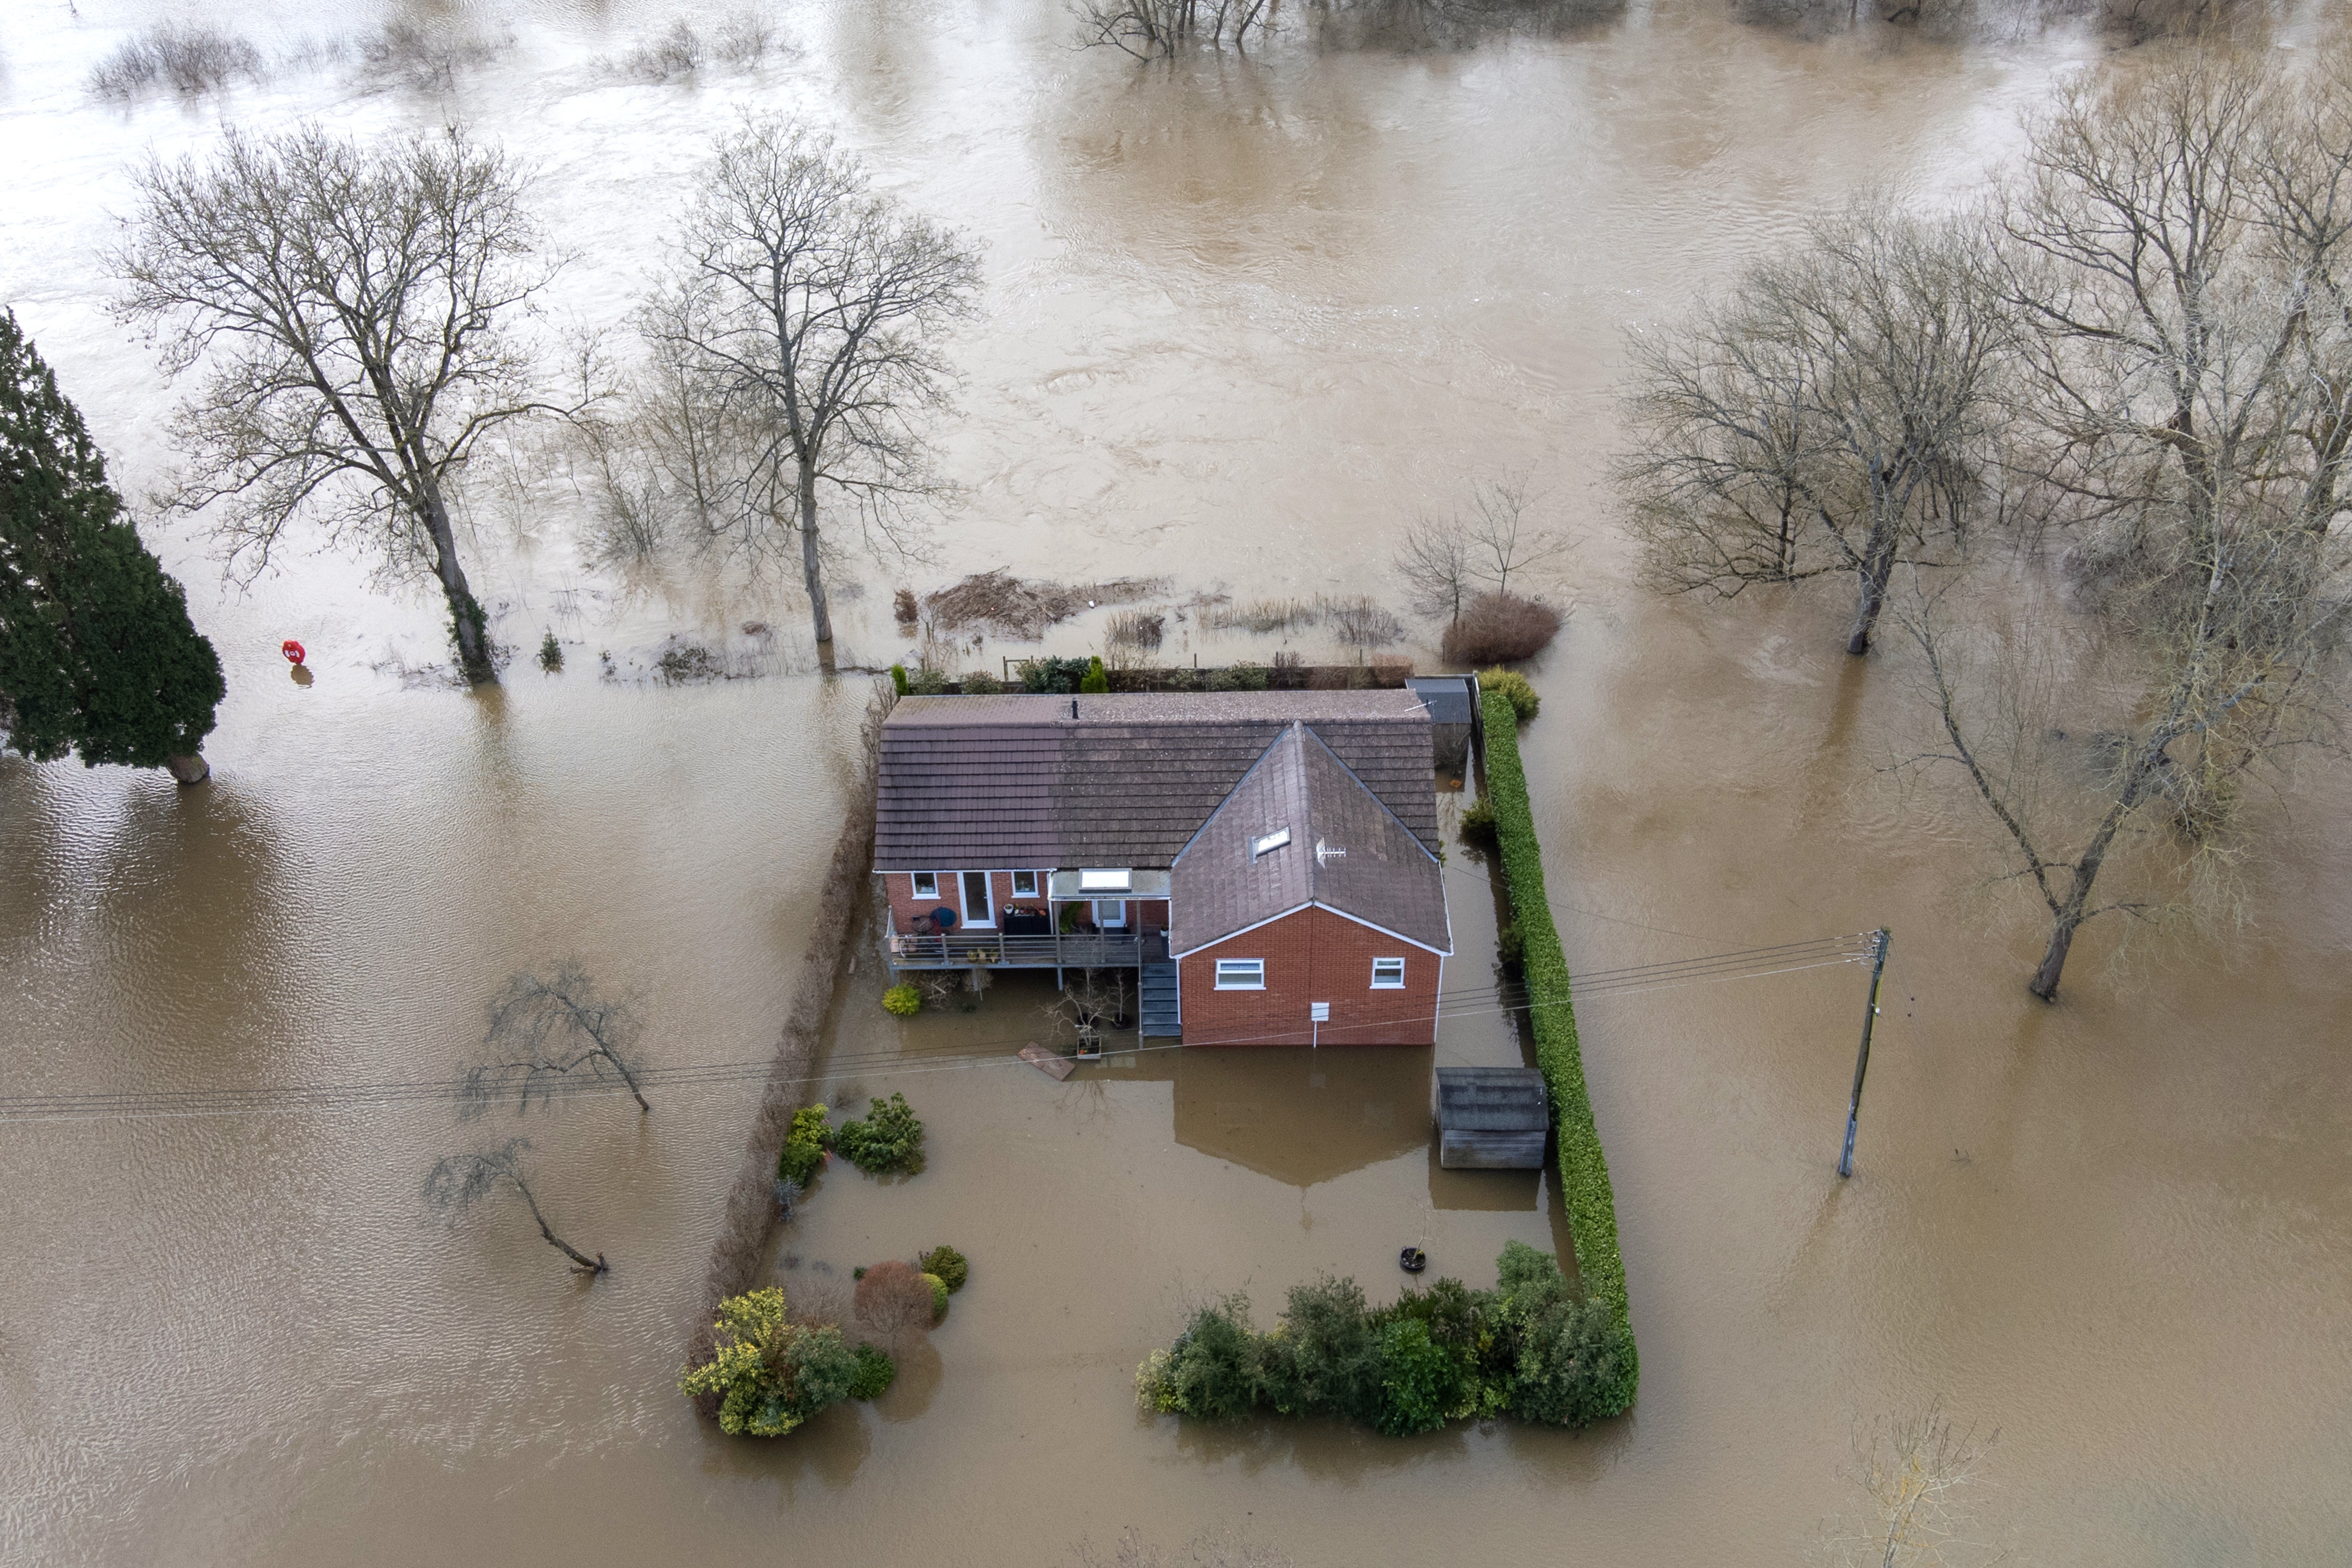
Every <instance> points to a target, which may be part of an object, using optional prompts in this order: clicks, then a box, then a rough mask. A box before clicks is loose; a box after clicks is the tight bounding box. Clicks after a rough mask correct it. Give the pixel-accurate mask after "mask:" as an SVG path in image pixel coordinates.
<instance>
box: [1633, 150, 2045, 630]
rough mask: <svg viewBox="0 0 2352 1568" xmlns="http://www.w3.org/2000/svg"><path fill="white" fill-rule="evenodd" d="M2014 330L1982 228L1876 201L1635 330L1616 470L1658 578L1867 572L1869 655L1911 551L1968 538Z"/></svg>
mask: <svg viewBox="0 0 2352 1568" xmlns="http://www.w3.org/2000/svg"><path fill="white" fill-rule="evenodd" d="M2009 336H2010V329H2009V326H2008V319H2007V317H2006V315H2005V313H2004V312H2003V311H2002V310H2000V308H1999V296H1998V294H1997V292H1996V290H1995V289H1993V288H1992V287H1991V284H1990V278H1989V269H1988V268H1987V266H1986V264H1985V258H1984V247H1983V246H1982V245H1981V243H1980V242H1979V237H1978V236H1977V234H1976V233H1975V232H1974V230H1973V229H1972V227H1971V226H1969V225H1968V224H1966V223H1964V222H1961V221H1958V220H1935V221H1931V220H1927V219H1923V218H1918V217H1914V216H1908V215H1906V214H1904V213H1902V212H1900V211H1899V210H1897V209H1896V208H1895V206H1893V205H1891V204H1890V203H1889V202H1888V201H1887V200H1886V199H1885V197H1883V196H1871V197H1866V198H1864V200H1862V201H1860V202H1859V203H1857V204H1856V205H1855V206H1854V207H1853V209H1852V210H1851V211H1849V212H1848V213H1846V214H1845V215H1844V216H1842V217H1839V218H1836V219H1833V220H1828V221H1824V222H1822V223H1819V224H1817V225H1815V226H1813V228H1812V230H1811V233H1810V234H1809V235H1808V236H1807V237H1806V238H1805V240H1804V241H1803V243H1802V244H1801V245H1800V246H1798V247H1796V248H1794V249H1792V250H1790V251H1788V252H1786V253H1783V254H1781V255H1779V256H1776V257H1773V258H1769V259H1767V260H1766V261H1763V262H1761V263H1759V265H1757V266H1756V267H1755V268H1751V269H1750V270H1749V272H1748V276H1747V277H1746V278H1745V279H1742V281H1741V283H1740V285H1739V287H1738V289H1737V290H1736V291H1735V292H1734V294H1733V295H1732V296H1731V297H1730V298H1729V299H1728V300H1719V301H1711V302H1706V303H1703V304H1701V305H1700V306H1699V307H1698V308H1697V309H1696V310H1695V311H1694V312H1693V314H1692V317H1691V319H1690V320H1689V321H1688V322H1687V323H1685V325H1683V326H1680V327H1678V328H1675V329H1673V330H1670V331H1662V332H1657V333H1654V334H1650V335H1646V336H1639V337H1636V338H1635V339H1634V340H1633V345H1632V356H1633V372H1632V374H1633V388H1632V391H1631V393H1630V394H1629V395H1628V396H1627V398H1626V402H1625V414H1626V419H1627V423H1628V425H1629V426H1630V427H1631V429H1632V431H1633V441H1632V443H1631V445H1630V447H1628V449H1627V450H1626V451H1625V452H1624V453H1623V454H1622V456H1621V457H1619V458H1618V459H1617V460H1616V462H1615V464H1614V465H1613V475H1614V479H1615V480H1616V484H1617V486H1618V489H1619V493H1620V495H1621V496H1622V500H1623V502H1624V504H1625V507H1626V510H1627V512H1628V514H1629V522H1630V525H1631V527H1632V529H1633V532H1634V533H1635V535H1636V536H1637V537H1639V538H1640V539H1641V540H1642V542H1643V545H1644V546H1645V553H1646V556H1647V566H1648V574H1649V577H1650V580H1651V582H1652V584H1653V585H1654V586H1656V587H1658V588H1660V589H1662V590H1664V591H1666V592H1670V593H1688V592H1696V591H1705V592H1709V593H1713V594H1717V595H1721V596H1723V597H1726V598H1729V597H1732V596H1734V595H1738V594H1739V593H1741V592H1742V591H1744V590H1745V589H1746V588H1748V586H1749V585H1751V584H1759V583H1799V582H1803V581H1806V580H1807V579H1810V578H1813V577H1818V576H1822V575H1825V574H1841V573H1851V574H1853V577H1854V582H1855V604H1854V614H1853V624H1852V626H1850V628H1849V629H1848V632H1847V635H1846V651H1847V652H1848V653H1851V654H1862V653H1865V652H1867V651H1868V650H1869V647H1870V638H1871V635H1872V633H1873V632H1874V629H1875V628H1876V626H1877V623H1878V616H1879V614H1880V611H1881V609H1882V608H1883V607H1884V605H1885V595H1886V584H1887V582H1888V580H1889V578H1890V577H1891V575H1892V574H1893V573H1894V570H1895V565H1896V564H1897V563H1898V562H1903V561H1912V562H1920V561H1934V560H1939V559H1944V560H1948V559H1949V558H1950V556H1951V554H1952V552H1955V551H1957V549H1958V547H1959V545H1960V544H1961V543H1962V542H1964V541H1965V538H1966V535H1967V531H1968V526H1969V502H1970V500H1972V499H1973V496H1974V492H1975V490H1976V489H1977V488H1978V483H1979V476H1980V471H1981V468H1982V466H1983V464H1984V462H1985V460H1986V455H1987V451H1988V448H1989V446H1990V442H1991V439H1992V430H1993V426H1995V425H1996V424H1997V422H1998V419H1997V416H1998V413H1999V408H2000V404H1999V399H1998V398H1997V397H1996V395H1995V384H1994V379H1995V372H1996V370H1997V368H1998V366H1999V364H2000V359H2001V354H2002V350H2003V346H2004V344H2005V343H2006V342H2008V341H2009Z"/></svg>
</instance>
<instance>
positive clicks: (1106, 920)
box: [1095, 899, 1127, 931]
mask: <svg viewBox="0 0 2352 1568" xmlns="http://www.w3.org/2000/svg"><path fill="white" fill-rule="evenodd" d="M1095 924H1096V925H1097V926H1099V927H1100V928H1102V929H1103V930H1104V931H1125V930H1126V929H1127V900H1125V899H1097V900H1095Z"/></svg>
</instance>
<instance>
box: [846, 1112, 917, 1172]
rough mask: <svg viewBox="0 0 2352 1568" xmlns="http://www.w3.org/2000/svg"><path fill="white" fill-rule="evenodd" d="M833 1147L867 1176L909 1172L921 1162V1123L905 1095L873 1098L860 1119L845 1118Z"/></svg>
mask: <svg viewBox="0 0 2352 1568" xmlns="http://www.w3.org/2000/svg"><path fill="white" fill-rule="evenodd" d="M833 1146H834V1147H835V1149H837V1150H838V1151H840V1152H841V1153H843V1154H844V1155H845V1156H846V1157H847V1158H848V1160H849V1163H851V1164H853V1165H855V1166H856V1167H857V1168H858V1169H859V1170H861V1171H863V1172H865V1173H866V1174H867V1175H869V1176H881V1175H889V1174H893V1173H898V1172H904V1171H912V1170H915V1169H917V1168H919V1166H920V1165H921V1164H922V1162H923V1124H922V1123H921V1122H920V1121H916V1120H915V1113H914V1112H913V1111H912V1110H908V1108H907V1097H906V1096H905V1095H903V1094H893V1095H892V1096H891V1097H890V1098H889V1100H887V1102H886V1101H883V1100H874V1101H872V1102H871V1103H870V1104H869V1105H868V1106H867V1108H866V1120H865V1121H845V1122H843V1123H842V1124H841V1127H840V1129H839V1131H835V1133H834V1135H833Z"/></svg>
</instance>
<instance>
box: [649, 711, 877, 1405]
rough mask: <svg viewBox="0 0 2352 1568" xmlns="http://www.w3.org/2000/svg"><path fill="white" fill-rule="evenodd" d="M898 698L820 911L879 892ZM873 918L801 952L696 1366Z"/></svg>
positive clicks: (868, 758)
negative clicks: (877, 860)
mask: <svg viewBox="0 0 2352 1568" xmlns="http://www.w3.org/2000/svg"><path fill="white" fill-rule="evenodd" d="M890 705H891V699H888V698H877V700H876V701H875V702H874V703H873V704H872V705H871V706H870V707H869V708H868V709H867V710H866V725H865V731H864V734H863V736H862V740H863V743H864V757H865V761H864V763H863V764H862V766H861V768H860V772H859V774H858V776H857V778H856V780H854V781H853V783H852V785H851V793H850V805H849V811H848V813H847V815H846V816H845V819H844V820H843V822H842V825H841V837H840V839H839V840H838V841H837V842H836V843H835V845H834V847H833V861H832V863H831V864H830V865H829V866H827V867H826V868H825V873H824V886H823V887H822V888H821V889H818V892H817V903H816V906H815V907H816V908H817V909H819V910H862V909H864V908H865V906H866V899H867V898H868V897H869V896H870V892H871V889H872V877H873V871H874V805H875V803H874V766H873V759H874V758H875V757H876V756H877V754H878V753H879V752H880V748H881V738H880V729H881V723H882V720H883V719H884V718H886V717H887V716H888V714H889V711H890ZM864 925H865V921H863V920H862V919H857V918H852V919H848V920H836V919H829V918H828V919H821V920H820V921H818V923H817V928H816V930H815V931H813V932H811V933H810V935H809V942H808V947H807V949H806V951H805V952H803V953H802V954H801V974H800V984H799V987H798V988H797V989H796V990H794V992H793V1006H792V1011H791V1013H789V1014H788V1015H787V1016H785V1019H784V1030H783V1037H782V1038H781V1039H779V1040H778V1041H777V1042H776V1056H775V1059H774V1060H773V1061H772V1062H771V1063H770V1064H769V1066H768V1080H767V1083H766V1085H765V1087H763V1088H762V1089H761V1092H760V1108H759V1110H757V1111H756V1112H755V1113H754V1114H753V1116H752V1118H751V1136H750V1137H749V1138H748V1139H747V1140H746V1141H745V1142H744V1148H743V1163H742V1165H741V1166H740V1168H739V1169H738V1170H737V1171H736V1173H735V1184H734V1185H733V1186H732V1187H730V1188H729V1189H728V1193H727V1209H726V1213H725V1214H724V1215H723V1216H722V1217H721V1218H720V1220H719V1235H718V1237H716V1238H715V1239H713V1240H712V1242H711V1244H710V1265H709V1269H708V1271H707V1272H706V1273H705V1275H704V1277H703V1285H702V1300H701V1304H700V1306H699V1307H698V1309H697V1310H696V1312H695V1321H694V1324H693V1327H692V1329H691V1330H690V1331H689V1332H688V1340H687V1363H688V1365H697V1364H699V1363H702V1362H706V1361H708V1360H709V1359H710V1353H711V1345H712V1338H711V1331H710V1326H711V1323H712V1321H714V1320H715V1319H716V1318H717V1316H718V1313H719V1302H721V1301H723V1300H726V1299H727V1298H728V1297H730V1296H740V1295H741V1294H742V1293H743V1292H744V1291H746V1290H749V1289H751V1288H752V1286H753V1285H754V1284H755V1283H756V1282H757V1279H758V1275H759V1271H760V1260H761V1258H762V1257H763V1256H764V1255H765V1254H766V1252H767V1248H768V1238H769V1237H770V1236H772V1234H773V1233H774V1230H775V1226H776V1217H777V1215H776V1197H775V1180H776V1156H777V1155H778V1154H780V1153H782V1152H783V1147H784V1138H785V1135H786V1134H787V1133H789V1132H790V1131H792V1126H793V1112H794V1111H796V1110H799V1109H800V1108H801V1107H802V1106H803V1105H805V1104H806V1103H808V1099H809V1090H810V1084H811V1078H810V1073H811V1068H812V1067H813V1065H814V1062H815V1060H816V1053H817V1047H819V1046H820V1045H822V1044H823V1043H824V1023H825V1018H826V1016H827V1015H828V1014H830V1013H831V1012H832V1010H833V1002H834V994H835V991H836V990H838V989H839V987H840V984H841V982H842V980H843V978H844V976H845V975H846V974H847V973H848V966H849V959H850V955H851V953H852V952H853V946H854V944H853V939H854V938H855V936H856V933H857V931H860V930H861V929H863V927H864ZM698 1404H699V1405H702V1406H704V1409H703V1414H705V1415H712V1416H716V1415H718V1411H719V1401H718V1399H717V1398H716V1397H715V1396H713V1397H710V1398H708V1399H706V1400H703V1401H698Z"/></svg>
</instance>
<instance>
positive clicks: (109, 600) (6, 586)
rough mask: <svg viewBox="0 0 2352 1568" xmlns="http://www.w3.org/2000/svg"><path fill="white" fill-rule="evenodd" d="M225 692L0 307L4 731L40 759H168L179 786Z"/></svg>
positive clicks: (99, 466) (102, 471)
mask: <svg viewBox="0 0 2352 1568" xmlns="http://www.w3.org/2000/svg"><path fill="white" fill-rule="evenodd" d="M225 689H226V688H225V687H224V686H223V684H222V681H221V668H220V659H219V658H218V657H217V656H215V654H214V652H213V645H212V644H211V643H209V642H207V641H205V638H203V637H199V636H198V635H197V633H196V629H195V627H194V626H192V625H190V624H189V621H188V605H187V599H186V596H185V595H184V594H182V593H181V591H180V585H179V584H177V583H175V582H173V580H172V579H171V578H170V577H169V576H167V575H166V574H164V571H163V565H162V564H161V563H159V562H157V561H156V559H155V557H154V556H152V554H150V553H148V551H147V547H146V546H145V545H144V544H142V543H141V542H140V539H139V532H138V530H136V529H135V528H133V527H132V526H131V522H130V521H129V519H128V518H127V517H125V516H124V514H123V506H122V498H121V496H120V495H118V494H117V493H116V492H115V489H114V487H113V486H112V485H110V484H109V483H108V482H107V479H106V459H105V458H103V457H102V456H100V453H99V450H98V446H97V443H95V442H93V441H92V440H91V439H90V438H89V430H88V429H87V428H86V427H85V426H83V424H82V421H81V414H80V412H79V410H77V409H76V408H75V407H74V405H72V404H71V403H70V402H68V400H67V399H66V397H65V395H64V394H62V393H60V392H59V391H58V382H57V377H56V375H55V374H52V373H51V372H50V370H49V367H48V365H47V363H44V362H43V361H42V359H41V356H40V355H39V353H37V352H36V351H35V350H34V348H33V345H32V343H31V342H29V341H28V340H27V339H26V336H25V334H24V331H23V330H22V329H21V328H20V327H18V326H17V324H16V313H15V312H14V311H0V731H5V732H6V737H7V744H8V745H9V746H11V747H12V748H14V749H15V750H16V752H18V753H20V754H21V755H24V756H27V757H31V758H33V759H34V760H35V761H37V762H48V761H51V760H53V759H55V758H58V757H61V756H64V755H65V754H66V753H67V752H78V753H79V755H80V757H81V760H82V762H83V763H84V765H86V766H91V767H95V766H96V765H97V764H99V763H129V764H131V766H133V767H147V768H152V767H168V768H170V769H171V770H172V774H173V777H174V778H177V779H178V780H179V781H180V782H181V783H183V784H194V783H195V782H197V781H198V780H200V779H202V778H203V777H205V773H206V772H207V771H208V770H207V769H206V767H205V761H204V758H203V757H202V756H200V755H199V754H198V749H199V748H200V747H201V746H202V745H203V743H204V738H205V735H206V734H208V733H209V732H210V731H211V730H212V727H213V709H214V707H215V705H216V704H217V703H218V702H219V701H220V700H221V695H222V693H223V691H224V690H225Z"/></svg>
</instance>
